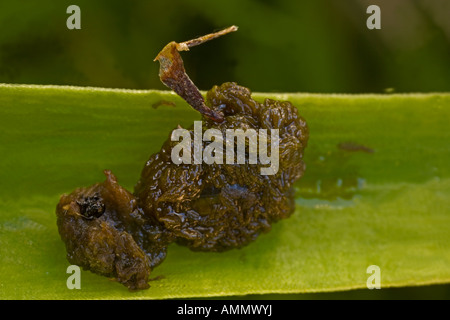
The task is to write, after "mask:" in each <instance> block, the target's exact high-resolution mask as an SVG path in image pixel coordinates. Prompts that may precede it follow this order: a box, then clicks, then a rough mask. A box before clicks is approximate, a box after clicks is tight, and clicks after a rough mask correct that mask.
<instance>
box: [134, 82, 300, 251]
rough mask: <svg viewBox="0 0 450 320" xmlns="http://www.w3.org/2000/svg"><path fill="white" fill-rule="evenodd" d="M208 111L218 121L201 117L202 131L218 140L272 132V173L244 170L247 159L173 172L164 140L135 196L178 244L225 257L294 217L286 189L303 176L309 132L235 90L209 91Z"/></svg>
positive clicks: (285, 105) (287, 107) (283, 108)
mask: <svg viewBox="0 0 450 320" xmlns="http://www.w3.org/2000/svg"><path fill="white" fill-rule="evenodd" d="M207 104H208V105H209V106H210V107H211V109H213V110H220V111H221V112H223V114H224V115H225V118H224V121H223V122H221V123H216V122H214V121H211V120H208V118H206V117H204V119H203V120H204V121H205V123H206V125H205V128H204V129H205V130H206V129H208V128H216V129H219V130H220V131H221V132H222V134H223V135H225V130H226V129H230V128H246V129H279V135H280V144H279V146H280V149H279V154H280V168H279V170H278V172H277V174H275V175H261V173H260V169H261V164H260V163H258V164H256V165H254V164H249V163H248V158H247V159H246V163H245V164H241V165H235V164H210V165H206V164H198V165H196V164H181V165H177V164H174V163H173V162H172V161H171V160H170V155H171V148H172V147H173V145H174V142H172V141H170V139H168V140H167V141H166V143H165V144H164V145H163V147H162V149H161V151H160V152H158V153H156V154H154V155H152V156H151V157H150V160H149V161H147V164H146V166H145V167H144V169H143V171H142V175H141V179H140V180H139V182H138V184H137V185H136V188H135V196H136V198H137V201H138V206H139V207H140V208H142V210H143V211H144V213H145V214H146V215H148V216H152V217H154V219H155V220H157V221H159V222H160V223H162V224H163V225H164V227H165V228H166V229H167V230H170V232H171V233H172V234H174V236H175V239H176V241H177V242H178V243H180V244H183V245H187V246H188V247H189V248H191V249H193V250H198V251H224V250H228V249H232V248H239V247H242V246H244V245H246V244H248V243H250V242H251V241H253V240H254V239H256V238H257V237H258V235H259V234H261V233H263V232H267V231H269V230H270V226H271V224H272V223H273V222H276V221H278V220H279V219H282V218H287V217H288V216H289V215H290V214H291V213H292V212H293V210H294V199H293V190H292V188H291V187H292V184H293V182H294V181H296V180H297V179H299V178H300V177H301V176H302V175H303V172H304V170H305V165H304V162H303V159H302V158H303V150H304V148H305V147H306V143H307V139H308V128H307V126H306V122H305V121H304V119H303V118H302V117H300V116H299V115H298V112H297V109H296V108H295V107H294V106H293V105H292V104H290V103H289V102H278V101H275V100H271V99H266V100H265V101H264V103H258V102H256V101H255V100H253V99H252V98H251V92H250V90H248V89H247V88H244V87H241V86H239V85H237V84H236V83H225V84H223V85H221V86H215V87H214V88H213V89H212V90H210V91H209V92H208V94H207ZM190 131H191V134H192V135H193V128H190ZM206 145H207V142H203V148H205V146H206ZM192 148H194V143H193V142H192Z"/></svg>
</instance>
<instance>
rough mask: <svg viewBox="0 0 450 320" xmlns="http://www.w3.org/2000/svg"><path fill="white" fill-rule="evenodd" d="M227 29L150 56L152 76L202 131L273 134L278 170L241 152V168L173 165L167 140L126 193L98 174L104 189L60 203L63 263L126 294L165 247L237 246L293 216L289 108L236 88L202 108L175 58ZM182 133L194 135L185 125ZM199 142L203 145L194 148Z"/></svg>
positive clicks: (296, 142) (299, 125)
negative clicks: (190, 111) (198, 119)
mask: <svg viewBox="0 0 450 320" xmlns="http://www.w3.org/2000/svg"><path fill="white" fill-rule="evenodd" d="M235 30H237V28H236V27H234V26H233V27H230V28H227V29H225V30H223V31H219V32H218V33H214V34H210V35H207V36H204V37H200V38H198V39H194V40H191V41H187V42H184V43H181V44H177V43H176V42H171V43H169V44H168V45H167V46H166V47H165V48H164V49H163V50H162V51H161V52H160V54H159V55H158V56H157V60H160V63H161V69H160V78H161V80H162V81H163V83H165V84H166V85H168V86H169V87H170V88H172V89H173V90H174V91H175V92H177V93H178V94H180V96H182V97H183V98H184V99H185V100H186V101H187V102H188V103H189V104H190V105H191V106H192V107H194V108H195V109H196V110H198V111H199V112H200V113H201V114H202V120H203V124H204V128H203V129H204V130H206V129H212V128H215V129H218V130H219V131H220V132H221V133H222V135H223V136H225V132H226V130H227V129H244V130H246V129H255V130H258V129H278V131H279V143H278V144H277V145H278V148H279V168H278V170H277V172H276V173H274V174H273V175H263V174H262V173H261V168H262V167H265V166H266V165H264V164H262V163H261V162H260V161H258V162H257V163H256V164H250V163H249V157H248V149H247V154H246V157H245V162H244V163H243V164H227V163H225V164H216V163H213V164H206V163H202V164H175V163H174V162H173V161H172V159H171V154H172V148H173V147H174V146H175V145H176V144H177V142H174V141H171V139H170V138H169V139H168V140H167V141H166V142H165V143H164V144H163V146H162V148H161V150H160V151H159V152H157V153H155V154H153V155H152V156H151V157H150V159H149V160H148V161H147V163H146V164H145V166H144V169H143V170H142V173H141V177H140V180H139V181H138V183H137V184H136V186H135V191H134V193H133V194H131V193H130V192H128V191H127V190H125V189H124V188H123V187H121V186H120V185H119V184H118V183H117V180H116V177H115V176H114V175H113V174H112V173H111V172H110V171H105V175H106V180H105V181H104V182H103V183H97V184H94V185H93V186H91V187H88V188H79V189H76V190H75V191H73V192H72V193H71V194H69V195H63V196H62V197H61V199H60V202H59V204H58V205H57V208H56V215H57V225H58V230H59V233H60V235H61V239H62V240H63V241H64V243H65V245H66V249H67V258H68V260H69V262H70V263H72V264H76V265H79V266H81V267H83V268H84V269H86V270H90V271H92V272H94V273H98V274H101V275H104V276H107V277H110V278H114V279H116V280H117V281H118V282H120V283H122V284H124V285H125V286H127V287H128V288H129V289H131V290H136V289H146V288H148V287H149V285H148V281H150V278H149V275H150V272H151V270H152V269H153V268H154V267H156V266H157V265H159V264H160V263H161V262H162V261H163V260H164V258H165V256H166V251H167V246H168V245H169V244H171V243H174V242H175V243H178V244H181V245H186V246H188V247H189V248H190V249H192V250H194V251H224V250H229V249H233V248H240V247H242V246H245V245H247V244H249V243H250V242H252V241H254V240H255V239H256V238H257V237H258V236H259V235H260V234H261V233H264V232H268V231H269V230H270V229H271V225H272V224H273V223H274V222H277V221H278V220H280V219H284V218H287V217H289V216H290V215H291V214H292V212H293V211H294V209H295V205H294V197H293V187H292V185H293V183H294V182H295V181H296V180H297V179H299V178H300V177H301V176H302V175H303V173H304V170H305V164H304V162H303V151H304V149H305V147H306V144H307V141H308V135H309V133H308V127H307V125H306V122H305V120H304V119H303V118H302V117H301V116H300V115H299V114H298V111H297V109H296V108H295V107H294V106H293V105H292V104H291V103H290V102H287V101H283V102H280V101H275V100H271V99H266V100H265V101H264V102H263V103H260V102H257V101H255V100H253V99H252V97H251V92H250V90H249V89H247V88H245V87H242V86H239V85H237V84H236V83H224V84H222V85H221V86H214V87H213V88H212V89H211V90H210V91H209V92H208V93H207V95H206V101H205V100H204V98H203V96H202V95H201V94H200V92H199V91H198V89H197V88H196V87H195V85H194V84H193V83H192V81H191V80H190V79H189V77H188V76H187V75H186V73H185V70H184V66H183V63H182V60H181V57H180V55H179V54H178V51H179V50H188V48H189V47H190V46H194V45H197V44H199V43H202V42H204V41H208V40H209V39H213V38H215V37H217V36H220V35H223V34H226V33H228V32H232V31H235ZM176 66H178V67H176ZM189 131H190V134H191V136H192V135H194V133H193V128H190V129H189ZM270 139H271V138H270V137H269V136H268V141H267V142H268V144H269V143H270ZM208 143H209V142H204V141H203V142H202V145H201V148H202V149H203V150H204V149H205V148H206V147H207V145H208ZM235 143H236V142H235ZM260 143H261V142H260ZM194 144H195V142H192V145H191V148H195V147H196V146H195V145H194ZM235 147H236V146H235ZM203 150H202V151H203Z"/></svg>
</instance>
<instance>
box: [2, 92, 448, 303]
mask: <svg viewBox="0 0 450 320" xmlns="http://www.w3.org/2000/svg"><path fill="white" fill-rule="evenodd" d="M254 96H255V97H256V98H257V99H260V100H262V99H263V98H265V97H271V98H275V99H281V100H290V101H291V102H293V103H294V104H295V105H296V106H297V107H298V108H299V110H300V113H301V114H302V115H303V116H304V117H305V118H306V119H307V122H308V124H309V126H310V132H311V135H310V136H311V137H310V143H309V146H308V148H307V149H306V158H305V161H306V163H307V172H306V174H305V176H304V177H303V179H301V181H300V182H299V183H298V184H297V185H296V188H297V209H296V212H295V214H294V215H293V216H292V217H291V218H289V219H288V220H283V221H280V222H278V223H277V224H275V225H274V226H273V230H272V231H271V232H270V233H268V234H264V235H262V236H261V237H260V238H258V239H257V240H256V241H255V242H254V243H252V244H250V245H249V246H247V247H245V248H243V249H240V250H233V251H229V252H225V253H195V252H191V251H189V250H188V249H187V248H184V247H180V246H177V245H171V246H170V247H169V253H168V256H167V259H166V260H165V261H164V262H163V263H162V264H161V265H160V266H158V267H157V268H156V269H155V270H154V272H153V273H152V275H153V276H154V277H157V276H164V278H163V279H160V280H157V281H152V282H150V285H151V288H150V289H149V290H144V291H139V292H129V291H128V290H127V289H126V288H125V287H124V286H122V285H121V284H119V283H117V282H113V281H109V280H108V279H107V278H105V277H101V276H98V275H95V274H92V273H90V272H88V271H82V273H81V289H80V290H77V289H73V290H69V289H68V288H67V286H66V280H67V278H68V276H69V274H67V273H66V269H67V267H68V266H69V263H68V261H67V260H66V258H65V254H66V252H65V248H64V244H63V243H62V241H61V240H60V238H59V234H58V231H57V227H56V216H55V207H56V204H57V203H58V201H59V196H60V195H61V194H62V193H67V192H71V191H72V190H73V189H74V188H76V187H80V186H89V185H91V184H93V183H95V182H99V181H103V179H104V177H103V174H102V170H103V169H111V170H112V171H113V172H114V173H115V174H116V175H117V177H118V180H119V182H120V183H121V184H122V185H123V186H125V187H126V188H127V189H129V190H133V186H134V183H135V182H136V181H137V180H138V177H139V174H140V171H141V169H142V168H143V165H144V163H145V161H146V160H147V159H148V157H149V156H150V154H152V153H153V152H156V151H157V150H159V148H160V146H161V144H162V142H163V141H164V140H165V139H167V137H168V135H169V132H170V131H171V129H172V128H175V127H176V125H178V124H181V125H182V126H189V125H191V124H192V122H193V121H194V120H196V119H199V115H198V114H197V113H196V112H195V111H194V110H191V108H190V107H189V106H188V105H187V104H186V103H184V102H183V101H182V100H181V99H180V98H179V97H177V96H176V95H174V94H172V93H170V92H161V91H131V90H113V89H100V88H78V87H56V86H21V85H0V106H1V107H0V131H1V134H0V154H1V158H0V172H1V178H0V197H1V199H0V298H1V299H7V298H8V299H35V298H38V299H72V298H74V299H84V298H98V299H107V298H115V299H122V298H123V299H134V298H180V297H211V296H225V295H226V296H229V295H244V294H252V293H256V294H263V293H303V292H319V291H322V292H323V291H338V290H347V289H353V288H366V283H367V279H368V277H369V276H370V274H368V273H367V267H369V266H370V265H377V266H379V267H380V270H381V287H382V288H387V287H398V286H412V285H425V284H435V283H450V268H448V266H449V265H450V246H449V244H450V232H449V231H450V230H449V226H450V131H449V130H448V121H449V119H450V94H410V95H397V94H395V95H311V94H260V93H258V94H256V93H255V94H254ZM160 100H166V101H171V102H174V103H175V104H176V106H175V107H173V106H171V105H161V106H159V107H158V108H156V109H155V108H153V107H152V105H153V104H154V103H156V102H158V101H160ZM355 149H357V150H355ZM358 149H359V151H358Z"/></svg>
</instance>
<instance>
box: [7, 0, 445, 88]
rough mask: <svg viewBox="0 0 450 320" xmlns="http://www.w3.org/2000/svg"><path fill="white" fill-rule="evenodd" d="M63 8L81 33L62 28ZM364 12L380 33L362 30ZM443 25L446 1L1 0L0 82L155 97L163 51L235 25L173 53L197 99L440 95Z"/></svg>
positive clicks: (365, 28)
mask: <svg viewBox="0 0 450 320" xmlns="http://www.w3.org/2000/svg"><path fill="white" fill-rule="evenodd" d="M71 4H76V5H78V6H79V7H80V8H81V27H82V29H81V30H69V29H67V27H66V19H67V18H68V17H69V14H67V13H66V9H67V7H68V6H69V5H71ZM371 4H376V5H378V6H380V8H381V30H369V29H368V28H367V27H366V20H367V18H368V17H369V14H367V13H366V9H367V7H368V6H369V5H371ZM449 15H450V1H449V0H395V1H392V0H370V1H366V0H345V1H342V0H309V1H293V0H276V1H275V0H227V1H200V0H189V1H180V0H171V1H154V0H150V1H144V0H133V1H126V0H71V1H66V0H58V1H56V0H52V1H50V0H39V1H35V0H14V1H13V0H1V1H0V28H1V30H2V31H1V33H0V82H4V83H33V84H58V85H80V86H99V87H113V88H134V89H165V87H164V86H163V85H162V84H161V83H160V81H159V78H158V68H159V66H158V63H157V62H153V58H154V57H155V56H156V54H157V53H158V52H159V50H160V49H162V47H163V46H164V45H165V44H167V43H168V42H169V41H172V40H174V41H178V42H181V41H185V40H189V39H191V38H193V37H196V36H199V35H203V34H205V33H209V32H212V31H215V30H218V29H221V28H223V27H227V26H230V25H233V24H235V25H237V26H239V27H240V29H239V31H238V32H237V33H233V34H230V35H227V36H225V37H223V38H221V39H218V40H214V41H212V42H209V43H205V44H204V45H202V46H199V47H195V48H193V49H191V52H189V53H187V52H185V53H183V59H184V61H185V65H186V69H187V71H188V74H189V75H190V77H191V78H192V79H193V80H194V82H195V83H196V84H197V86H198V87H199V88H200V89H202V90H207V89H209V88H211V87H212V86H213V85H214V84H219V83H222V82H225V81H236V82H238V83H240V84H242V85H244V86H247V87H249V88H251V89H252V90H253V91H267V92H274V91H281V92H325V93H363V92H374V93H382V92H432V91H450V19H449Z"/></svg>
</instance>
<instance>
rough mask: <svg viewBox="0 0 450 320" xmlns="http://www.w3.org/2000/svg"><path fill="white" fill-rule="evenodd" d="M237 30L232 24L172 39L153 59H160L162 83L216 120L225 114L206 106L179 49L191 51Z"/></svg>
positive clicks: (221, 118)
mask: <svg viewBox="0 0 450 320" xmlns="http://www.w3.org/2000/svg"><path fill="white" fill-rule="evenodd" d="M236 30H237V27H236V26H231V27H229V28H226V29H223V30H221V31H218V32H215V33H210V34H207V35H205V36H202V37H199V38H196V39H192V40H189V41H185V42H181V43H177V42H175V41H172V42H170V43H168V44H167V45H166V46H165V47H164V48H163V49H162V50H161V52H160V53H158V55H157V56H156V58H155V59H154V60H153V61H157V60H158V61H159V63H160V68H159V78H160V79H161V81H162V83H164V84H165V85H166V86H167V87H169V88H171V89H172V90H173V91H175V92H176V93H177V94H178V95H179V96H180V97H182V98H183V99H184V100H186V102H187V103H189V105H191V106H192V107H193V108H194V109H195V110H197V111H199V112H200V113H201V114H203V115H204V116H206V117H208V118H210V119H211V120H213V121H215V122H222V121H223V120H224V117H223V114H222V113H221V112H218V111H215V110H212V109H210V108H209V107H208V106H206V104H205V100H204V98H203V96H202V94H201V93H200V91H199V90H198V88H197V87H196V86H195V84H194V83H193V82H192V80H191V79H190V78H189V76H188V75H187V74H186V70H185V69H184V64H183V59H181V55H180V54H179V51H189V48H191V47H194V46H197V45H199V44H202V43H204V42H206V41H209V40H212V39H215V38H217V37H220V36H222V35H225V34H228V33H230V32H233V31H236Z"/></svg>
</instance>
